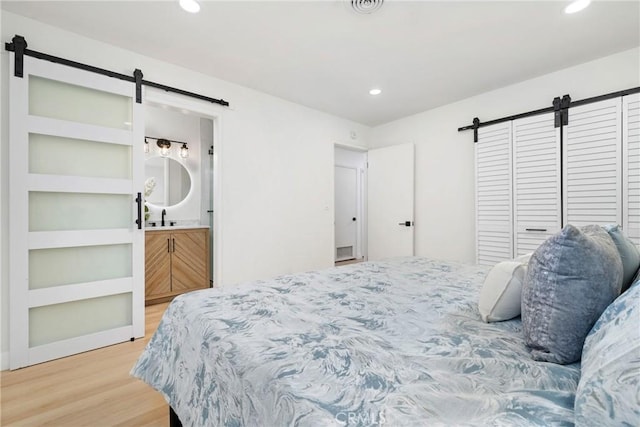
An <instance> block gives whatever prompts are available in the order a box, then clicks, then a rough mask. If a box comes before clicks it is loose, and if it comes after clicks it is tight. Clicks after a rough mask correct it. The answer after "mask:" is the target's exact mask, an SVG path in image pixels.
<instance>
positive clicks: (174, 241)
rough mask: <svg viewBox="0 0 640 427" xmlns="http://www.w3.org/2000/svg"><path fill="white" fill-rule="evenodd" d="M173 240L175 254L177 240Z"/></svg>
mask: <svg viewBox="0 0 640 427" xmlns="http://www.w3.org/2000/svg"><path fill="white" fill-rule="evenodd" d="M171 240H173V252H175V251H176V239H171Z"/></svg>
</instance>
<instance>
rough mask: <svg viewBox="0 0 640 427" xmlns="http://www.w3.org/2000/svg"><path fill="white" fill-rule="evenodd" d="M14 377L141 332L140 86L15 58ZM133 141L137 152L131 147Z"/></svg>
mask: <svg viewBox="0 0 640 427" xmlns="http://www.w3.org/2000/svg"><path fill="white" fill-rule="evenodd" d="M10 64H11V66H10V76H11V77H10V85H9V96H10V107H11V108H10V113H9V114H10V117H9V119H10V120H9V121H10V124H11V125H10V129H9V133H10V140H11V144H10V147H9V156H10V162H9V163H10V167H9V177H10V180H11V185H10V194H9V197H10V208H9V229H10V233H9V244H10V247H11V251H10V254H9V256H10V260H9V265H10V269H9V276H10V289H9V292H10V296H9V298H10V313H9V315H10V322H11V334H10V348H9V364H10V368H11V369H16V368H20V367H23V366H28V365H33V364H36V363H40V362H44V361H47V360H51V359H55V358H59V357H63V356H67V355H70V354H75V353H80V352H83V351H87V350H91V349H94V348H97V347H102V346H106V345H111V344H114V343H117V342H123V341H128V340H129V339H131V338H135V337H142V336H143V335H144V229H143V228H142V223H141V222H140V224H136V219H138V218H139V212H140V209H141V204H140V202H137V200H136V199H138V198H139V197H138V196H139V192H142V187H143V180H144V178H143V176H144V170H143V161H144V160H143V150H142V148H141V144H142V141H143V140H144V122H143V118H142V114H143V110H142V107H141V104H136V103H135V100H134V98H135V85H134V84H132V83H130V82H125V81H121V80H117V79H113V78H109V77H106V76H102V75H97V74H94V73H90V72H87V71H83V70H78V69H74V68H69V67H66V66H63V65H59V64H54V63H51V62H47V61H42V60H37V59H34V58H31V57H25V58H24V77H23V78H19V77H14V75H13V74H14V73H13V64H14V58H13V54H11V58H10ZM136 141H137V142H138V144H135V142H136Z"/></svg>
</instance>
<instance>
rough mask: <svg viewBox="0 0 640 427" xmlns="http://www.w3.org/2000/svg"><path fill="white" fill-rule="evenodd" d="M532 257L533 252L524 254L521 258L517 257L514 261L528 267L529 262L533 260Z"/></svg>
mask: <svg viewBox="0 0 640 427" xmlns="http://www.w3.org/2000/svg"><path fill="white" fill-rule="evenodd" d="M531 255H533V252H529V253H528V254H524V255H519V256H517V257H515V258H514V259H513V260H514V261H518V262H521V263H522V264H524V265H527V264H529V260H530V259H531Z"/></svg>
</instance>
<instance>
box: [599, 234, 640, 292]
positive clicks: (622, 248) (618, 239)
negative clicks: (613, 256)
mask: <svg viewBox="0 0 640 427" xmlns="http://www.w3.org/2000/svg"><path fill="white" fill-rule="evenodd" d="M603 228H604V229H605V230H607V233H609V236H611V239H613V243H615V244H616V247H617V248H618V252H619V253H620V259H622V271H623V278H622V292H624V291H626V290H627V289H629V286H631V283H632V280H633V276H634V275H635V274H636V271H638V269H639V268H640V252H638V248H637V247H636V245H635V244H634V243H633V242H632V241H631V240H630V239H629V238H628V237H627V236H625V234H624V233H623V232H622V230H621V229H620V226H619V225H616V224H612V225H605V226H604V227H603Z"/></svg>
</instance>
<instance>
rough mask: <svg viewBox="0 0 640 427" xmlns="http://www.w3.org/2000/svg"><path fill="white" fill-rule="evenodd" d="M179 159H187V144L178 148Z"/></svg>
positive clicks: (184, 143)
mask: <svg viewBox="0 0 640 427" xmlns="http://www.w3.org/2000/svg"><path fill="white" fill-rule="evenodd" d="M180 157H182V158H183V159H186V158H187V157H189V148H187V143H186V142H183V143H182V147H181V148H180Z"/></svg>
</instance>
